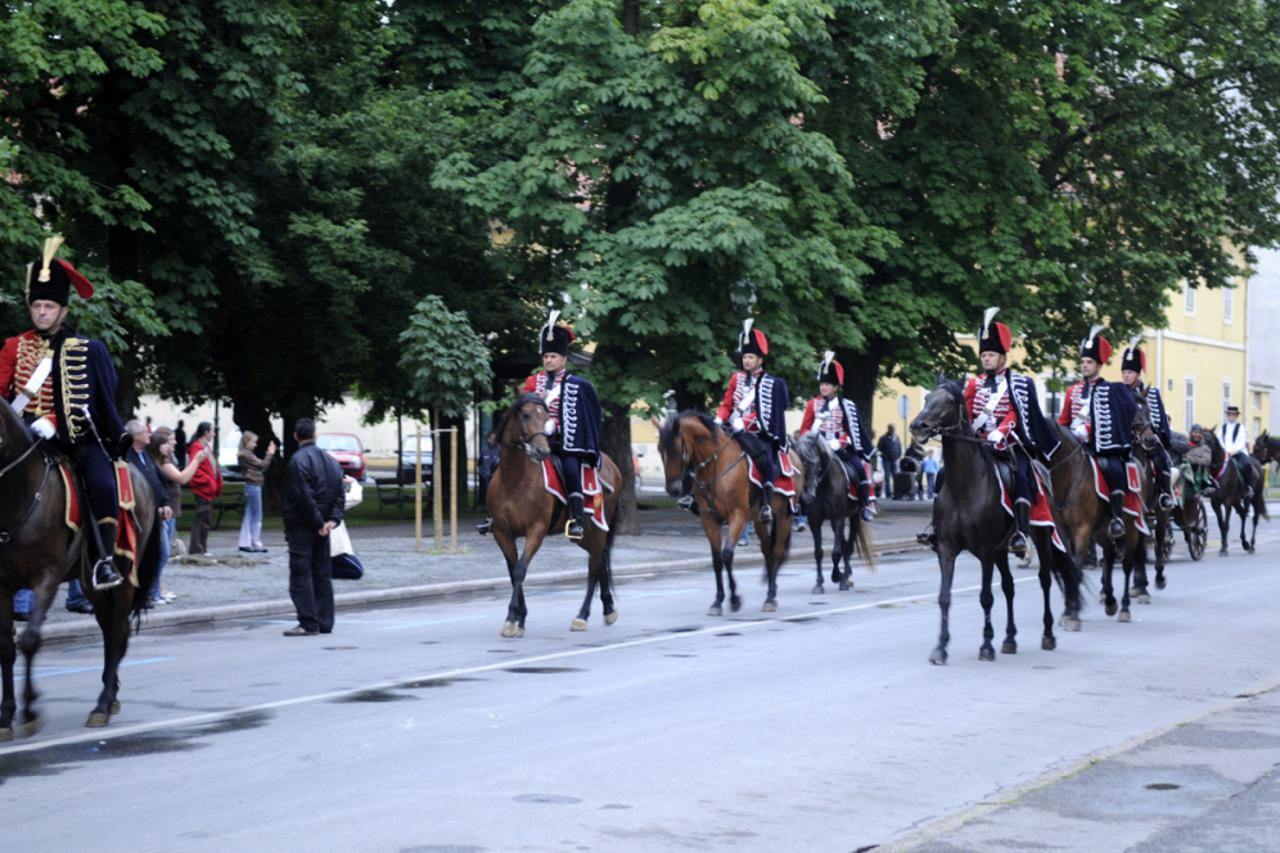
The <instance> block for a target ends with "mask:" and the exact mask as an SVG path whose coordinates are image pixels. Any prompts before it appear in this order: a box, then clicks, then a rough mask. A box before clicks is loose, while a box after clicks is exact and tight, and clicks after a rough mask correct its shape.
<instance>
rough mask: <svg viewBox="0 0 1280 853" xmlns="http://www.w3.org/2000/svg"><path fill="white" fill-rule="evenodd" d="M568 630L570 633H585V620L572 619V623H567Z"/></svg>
mask: <svg viewBox="0 0 1280 853" xmlns="http://www.w3.org/2000/svg"><path fill="white" fill-rule="evenodd" d="M569 630H570V631H585V630H587V620H586V619H574V620H573V621H572V622H570V623H569Z"/></svg>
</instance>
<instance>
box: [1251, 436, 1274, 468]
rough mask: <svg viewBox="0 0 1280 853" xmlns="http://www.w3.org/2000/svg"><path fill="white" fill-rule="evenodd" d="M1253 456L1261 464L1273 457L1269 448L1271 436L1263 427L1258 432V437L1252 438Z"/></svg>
mask: <svg viewBox="0 0 1280 853" xmlns="http://www.w3.org/2000/svg"><path fill="white" fill-rule="evenodd" d="M1253 458H1254V459H1257V460H1258V461H1259V462H1261V463H1262V464H1263V465H1266V464H1267V463H1268V462H1270V461H1271V460H1272V459H1273V458H1274V457H1273V452H1272V450H1271V436H1270V434H1268V432H1267V430H1265V429H1264V430H1263V431H1262V432H1260V433H1258V437H1257V438H1256V439H1254V442H1253Z"/></svg>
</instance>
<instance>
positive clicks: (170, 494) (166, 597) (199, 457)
mask: <svg viewBox="0 0 1280 853" xmlns="http://www.w3.org/2000/svg"><path fill="white" fill-rule="evenodd" d="M177 442H178V439H177V436H176V434H175V431H174V430H172V429H170V428H169V427H166V426H162V427H156V429H155V432H153V433H151V446H150V448H149V451H150V453H151V458H152V460H153V461H154V462H155V464H156V468H157V469H159V471H160V477H161V478H162V479H163V480H164V485H165V498H164V500H165V504H166V505H167V506H168V507H169V509H171V510H172V511H173V513H172V515H170V516H169V518H168V519H167V520H166V521H165V522H164V524H163V525H161V527H160V565H159V567H158V568H157V569H156V580H155V583H154V584H152V586H151V601H152V603H156V604H158V603H161V602H169V601H172V600H173V599H174V598H176V597H177V596H175V595H174V594H173V593H171V592H169V591H168V590H166V589H164V587H162V586H161V585H160V578H161V576H162V575H163V573H164V567H165V566H166V565H168V564H169V558H170V557H171V556H172V555H173V545H174V541H175V540H176V539H177V536H178V516H180V515H182V487H183V486H185V485H186V484H187V483H190V482H191V478H192V477H194V476H195V473H196V467H197V466H199V465H200V463H201V462H203V461H204V457H205V451H200V452H199V453H197V454H196V455H195V456H193V457H191V459H189V460H188V461H187V464H186V466H185V467H184V468H182V470H178V465H177V456H176V455H175V450H176V448H177ZM181 544H182V543H181V542H178V545H181Z"/></svg>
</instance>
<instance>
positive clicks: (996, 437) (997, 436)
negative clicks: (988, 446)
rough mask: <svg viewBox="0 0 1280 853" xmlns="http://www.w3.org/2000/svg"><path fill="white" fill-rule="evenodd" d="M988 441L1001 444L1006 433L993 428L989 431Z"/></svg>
mask: <svg viewBox="0 0 1280 853" xmlns="http://www.w3.org/2000/svg"><path fill="white" fill-rule="evenodd" d="M987 441H989V442H991V443H992V444H1001V443H1002V442H1003V441H1004V433H1003V432H1001V431H1000V430H998V429H993V430H992V431H991V432H989V433H987Z"/></svg>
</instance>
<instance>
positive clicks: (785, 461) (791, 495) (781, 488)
mask: <svg viewBox="0 0 1280 853" xmlns="http://www.w3.org/2000/svg"><path fill="white" fill-rule="evenodd" d="M777 464H778V471H779V472H781V473H779V474H778V476H777V477H774V478H773V490H774V491H775V492H777V493H778V494H782V495H786V496H787V500H788V501H790V503H791V513H792V515H794V514H795V513H796V510H797V506H796V480H795V476H796V469H795V468H793V467H791V457H790V456H789V455H788V454H786V453H783V452H782V451H778V463H777ZM747 479H748V480H750V481H751V482H752V483H754V484H755V485H756V487H757V488H764V487H763V486H761V485H760V469H759V468H758V467H756V461H755V460H754V459H752V458H751V457H749V456H748V457H747Z"/></svg>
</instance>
